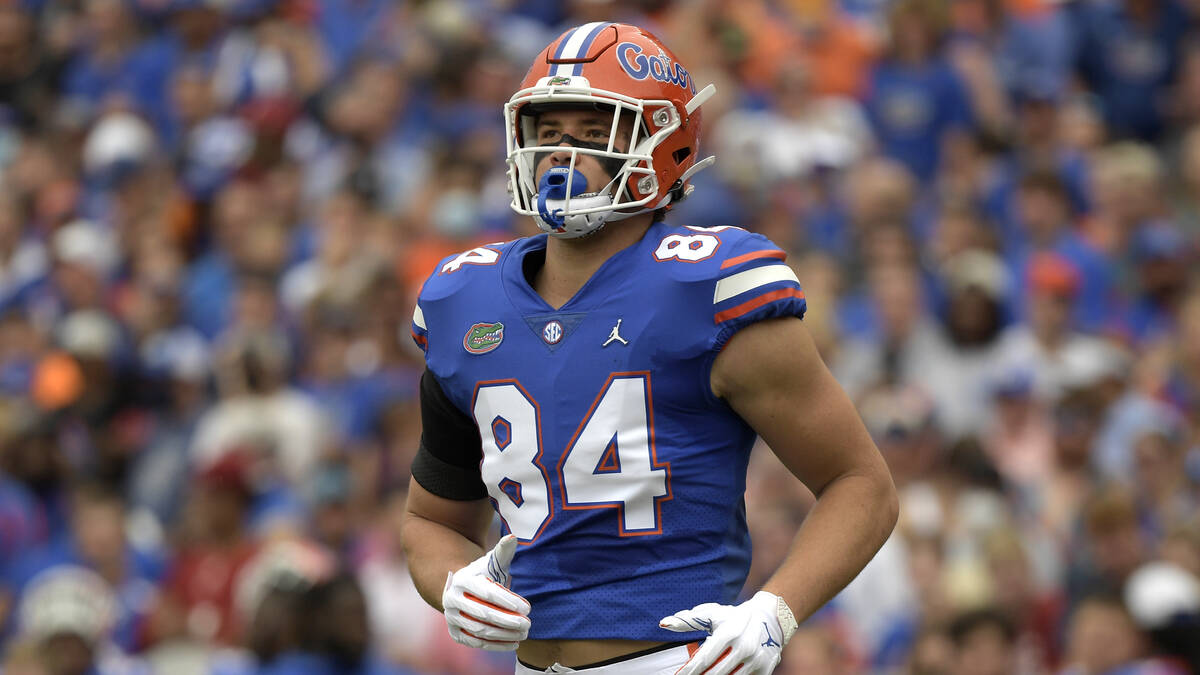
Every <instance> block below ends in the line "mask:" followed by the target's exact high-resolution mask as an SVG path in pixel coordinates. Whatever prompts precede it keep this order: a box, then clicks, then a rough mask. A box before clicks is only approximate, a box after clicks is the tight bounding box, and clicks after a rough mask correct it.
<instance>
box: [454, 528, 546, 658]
mask: <svg viewBox="0 0 1200 675" xmlns="http://www.w3.org/2000/svg"><path fill="white" fill-rule="evenodd" d="M516 550H517V538H516V537H514V536H513V535H511V534H509V535H506V536H504V537H502V538H501V539H500V543H498V544H496V547H495V548H493V549H492V550H491V551H488V552H487V553H486V554H485V555H484V556H482V557H480V558H479V559H478V560H476V561H474V562H472V563H471V564H470V565H467V566H466V567H464V568H462V569H460V570H458V571H457V572H451V573H450V574H449V575H448V576H447V577H446V588H445V589H443V590H442V613H443V614H445V615H446V626H447V627H448V628H449V629H450V637H452V638H454V641H455V642H458V643H460V644H464V645H467V646H468V647H477V648H479V649H487V650H489V651H497V652H511V651H515V650H516V649H517V645H518V644H520V642H521V640H524V639H525V638H527V637H529V601H528V600H526V599H525V598H522V597H521V596H519V595H517V594H516V593H513V592H512V591H510V590H508V588H509V586H511V585H512V577H511V576H509V573H508V567H509V565H511V564H512V559H513V554H514V553H516Z"/></svg>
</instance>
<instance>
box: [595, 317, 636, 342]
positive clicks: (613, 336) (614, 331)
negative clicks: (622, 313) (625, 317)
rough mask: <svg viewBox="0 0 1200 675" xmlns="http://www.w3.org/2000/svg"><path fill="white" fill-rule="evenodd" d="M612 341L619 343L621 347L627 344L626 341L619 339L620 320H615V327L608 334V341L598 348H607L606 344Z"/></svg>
mask: <svg viewBox="0 0 1200 675" xmlns="http://www.w3.org/2000/svg"><path fill="white" fill-rule="evenodd" d="M613 340H616V341H617V342H620V343H621V344H623V345H627V344H629V341H628V340H626V339H625V338H623V337H621V319H617V325H615V326H613V329H612V332H611V333H609V334H608V339H607V340H605V341H604V344H602V345H600V346H601V347H607V346H608V343H610V342H612V341H613Z"/></svg>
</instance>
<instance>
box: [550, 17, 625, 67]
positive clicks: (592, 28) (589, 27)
mask: <svg viewBox="0 0 1200 675" xmlns="http://www.w3.org/2000/svg"><path fill="white" fill-rule="evenodd" d="M611 25H612V23H611V22H609V21H593V22H592V23H585V24H583V25H582V26H580V27H578V28H576V29H575V30H573V31H571V33H570V34H568V35H565V36H563V39H562V42H559V43H558V50H557V51H556V52H555V54H554V58H556V59H578V58H582V57H584V56H587V53H588V49H590V48H591V46H592V42H593V41H594V40H595V39H596V36H597V35H599V34H600V31H602V30H604V29H605V28H606V27H608V26H611ZM582 74H583V64H582V63H560V64H557V65H554V66H551V67H550V75H552V76H554V75H558V76H562V77H572V76H575V75H582Z"/></svg>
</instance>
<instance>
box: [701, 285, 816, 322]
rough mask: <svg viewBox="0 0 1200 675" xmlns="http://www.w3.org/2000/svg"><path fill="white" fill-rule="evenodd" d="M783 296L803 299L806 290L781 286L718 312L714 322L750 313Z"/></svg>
mask: <svg viewBox="0 0 1200 675" xmlns="http://www.w3.org/2000/svg"><path fill="white" fill-rule="evenodd" d="M783 298H799V299H801V300H803V299H804V291H802V290H800V289H799V288H780V289H779V290H775V291H771V292H770V293H763V294H762V295H760V296H758V297H757V298H754V299H753V300H747V301H746V302H743V303H742V304H740V305H738V306H737V307H731V308H729V309H727V310H725V311H723V312H717V313H716V314H715V315H714V316H713V323H721V322H722V321H728V320H730V319H736V318H738V317H739V316H741V315H743V314H748V313H749V312H752V311H754V310H756V309H758V308H759V307H762V306H763V305H765V304H767V303H768V302H774V301H776V300H780V299H783Z"/></svg>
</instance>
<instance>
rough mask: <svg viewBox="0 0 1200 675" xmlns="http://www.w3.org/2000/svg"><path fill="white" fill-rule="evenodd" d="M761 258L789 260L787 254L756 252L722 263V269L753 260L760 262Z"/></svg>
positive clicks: (782, 252) (780, 252) (771, 251)
mask: <svg viewBox="0 0 1200 675" xmlns="http://www.w3.org/2000/svg"><path fill="white" fill-rule="evenodd" d="M760 258H778V259H780V260H787V252H785V251H777V250H770V251H754V252H753V253H744V254H742V255H739V256H736V257H733V258H730V259H729V260H726V261H725V262H723V263H721V269H725V268H727V267H733V266H734V265H741V264H742V263H744V262H749V261H751V260H758V259H760Z"/></svg>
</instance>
